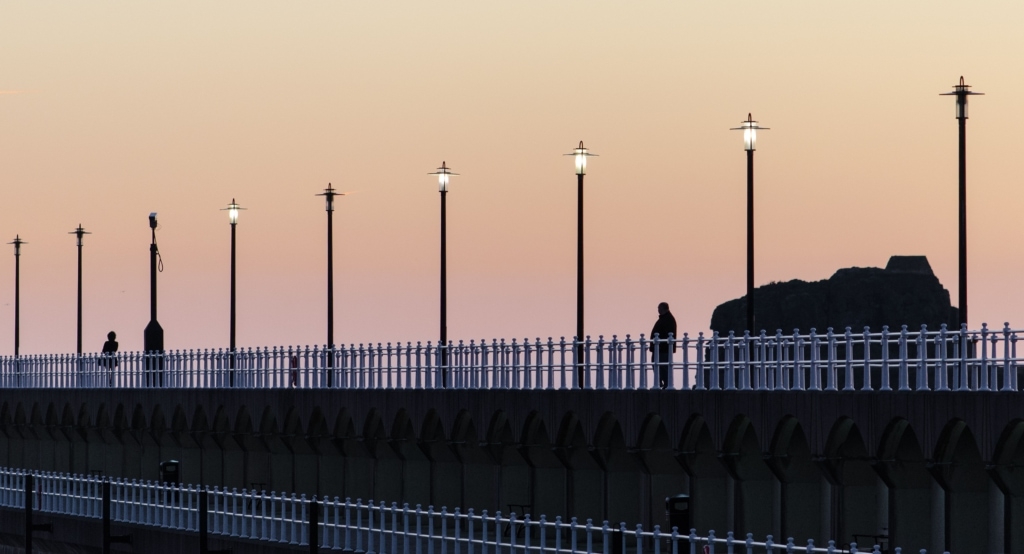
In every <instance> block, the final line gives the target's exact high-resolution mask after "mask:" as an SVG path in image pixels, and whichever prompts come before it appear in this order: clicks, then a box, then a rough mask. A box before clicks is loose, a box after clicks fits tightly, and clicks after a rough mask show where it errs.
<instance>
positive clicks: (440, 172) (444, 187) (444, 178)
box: [428, 161, 458, 388]
mask: <svg viewBox="0 0 1024 554" xmlns="http://www.w3.org/2000/svg"><path fill="white" fill-rule="evenodd" d="M428 175H437V190H438V191H439V192H440V193H441V339H440V340H439V341H438V347H439V348H440V349H441V350H440V352H441V386H442V387H446V388H447V387H448V374H447V372H446V371H445V368H446V367H447V365H448V258H447V252H448V251H447V241H448V239H447V234H446V233H447V225H448V223H447V221H448V220H447V211H446V207H445V198H446V197H447V196H448V181H450V180H451V177H452V175H458V173H452V171H451V169H450V168H449V167H448V165H447V164H446V163H445V162H443V161H442V162H441V167H439V168H437V171H435V172H433V173H429V174H428Z"/></svg>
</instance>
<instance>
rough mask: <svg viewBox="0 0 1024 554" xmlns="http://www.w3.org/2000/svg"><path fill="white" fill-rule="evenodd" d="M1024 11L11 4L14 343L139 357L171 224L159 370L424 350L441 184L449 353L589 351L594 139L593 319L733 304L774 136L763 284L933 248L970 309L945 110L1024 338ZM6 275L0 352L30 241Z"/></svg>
mask: <svg viewBox="0 0 1024 554" xmlns="http://www.w3.org/2000/svg"><path fill="white" fill-rule="evenodd" d="M1022 21H1024V2H1020V1H1019V0H1006V1H995V0H993V1H979V2H973V3H968V2H963V1H959V2H952V1H946V0H930V1H927V2H926V1H907V2H892V1H875V0H869V1H862V2H856V3H843V2H821V1H810V0H808V1H783V2H753V1H721V2H692V1H678V2H639V3H638V2H608V1H599V0H595V1H590V2H468V1H451V2H412V1H395V2H355V1H333V2H302V3H296V2H241V1H222V2H173V3H172V2H160V3H158V2H103V1H95V2H69V3H57V2H46V1H43V2H4V3H3V4H2V5H0V187H2V188H0V190H2V191H3V197H2V198H3V200H2V202H0V238H2V239H4V242H8V241H10V240H11V239H13V238H14V237H15V235H16V234H18V235H20V236H21V238H22V239H23V240H25V241H27V242H28V244H26V245H25V246H23V248H22V250H23V253H22V257H21V262H22V263H21V266H22V267H21V270H22V291H21V295H22V296H21V312H22V323H21V351H22V353H50V352H73V351H74V349H75V263H76V258H75V240H74V237H73V236H72V235H69V234H68V232H70V231H71V230H72V229H74V228H75V226H77V225H78V224H79V223H81V224H82V225H83V226H84V227H85V228H86V230H88V231H91V232H92V233H93V234H91V235H89V236H87V237H86V243H85V269H84V272H85V285H84V286H85V315H84V332H85V345H86V350H98V349H99V348H100V346H101V345H102V342H103V340H104V336H105V334H106V333H107V331H110V330H114V331H116V332H117V333H118V337H119V340H120V342H121V348H122V350H131V349H140V348H141V347H142V331H143V329H144V328H145V326H146V323H147V322H148V319H149V302H148V295H149V290H148V271H149V261H148V255H149V254H148V252H149V229H148V224H147V215H148V214H149V212H151V211H156V212H158V213H159V220H160V229H159V230H158V242H159V246H160V252H161V254H162V257H163V261H164V264H165V271H164V272H163V273H161V274H160V277H159V280H160V287H159V290H160V297H159V298H160V314H159V316H160V317H159V319H160V321H161V323H162V324H163V327H164V330H165V345H166V347H167V348H169V349H179V348H207V347H221V346H226V345H227V342H228V285H229V280H228V279H229V274H228V269H229V268H228V261H229V256H228V252H229V237H230V234H229V233H230V231H229V225H228V218H227V216H226V215H225V213H224V212H221V211H219V210H220V209H221V208H223V207H224V206H225V205H226V204H228V203H229V202H230V201H231V199H232V198H235V199H237V201H238V203H239V204H241V205H242V206H244V207H246V208H247V211H245V212H242V214H241V217H240V221H239V224H238V287H239V289H238V303H239V307H238V317H239V325H238V343H239V345H240V346H257V345H261V346H262V345H282V344H313V343H322V342H323V341H324V340H325V335H326V332H325V330H324V329H325V320H326V304H325V294H326V293H325V289H326V275H325V274H326V269H325V268H326V256H325V251H326V244H325V242H326V216H325V213H324V206H323V200H322V199H321V198H318V197H316V196H314V195H315V194H317V193H318V192H321V191H322V190H323V188H324V187H326V186H327V184H328V182H330V183H333V184H334V186H335V187H337V188H338V189H339V190H341V191H351V192H353V194H351V195H349V196H345V197H344V198H341V199H339V200H338V202H337V211H336V212H335V296H336V308H335V311H336V331H335V337H336V341H337V342H340V343H348V342H366V341H372V342H375V343H376V342H378V341H380V342H386V341H408V340H412V341H416V340H421V341H424V342H425V341H427V340H436V336H437V313H438V267H439V262H438V244H439V237H438V234H439V198H438V192H437V183H436V179H434V178H433V177H432V176H430V175H427V174H428V173H429V172H431V171H434V170H435V168H436V167H438V166H439V165H440V164H441V161H442V160H444V161H446V162H447V163H448V165H449V166H450V167H451V168H453V170H454V171H456V172H458V173H460V174H461V176H460V177H457V178H454V179H453V180H452V184H451V187H450V190H451V192H450V193H449V195H448V272H449V292H448V295H449V337H450V338H453V339H456V340H457V339H460V338H461V339H466V340H468V339H470V338H473V339H481V338H488V339H490V338H493V337H505V338H509V339H510V338H512V337H518V338H520V339H521V338H523V337H530V338H534V337H542V338H545V339H546V338H547V337H549V336H553V337H555V338H556V339H557V338H558V337H559V336H567V337H568V336H571V335H572V334H573V332H574V330H575V255H576V251H575V249H576V236H575V225H576V219H575V217H576V216H575V213H576V212H575V210H576V181H575V176H574V173H573V164H572V160H571V158H568V157H564V156H562V154H563V153H566V152H569V151H570V150H571V149H572V148H573V147H574V146H575V145H576V144H577V143H578V142H579V141H580V140H583V141H584V142H585V144H586V145H587V146H588V147H589V148H591V150H592V151H593V152H595V153H597V154H599V156H600V157H598V158H594V159H592V160H591V162H590V165H589V171H588V174H587V180H586V190H587V192H586V244H587V250H586V263H587V266H586V275H587V304H586V312H587V324H586V328H587V332H588V334H592V335H594V336H597V335H602V334H603V335H605V336H606V337H610V336H611V335H613V334H615V335H618V336H619V337H623V336H624V335H626V334H632V335H633V336H636V335H638V334H640V333H647V332H649V331H650V328H651V325H652V324H653V322H654V320H655V319H656V318H657V312H656V309H655V308H656V305H657V303H658V302H659V301H667V302H669V303H670V304H671V306H672V311H673V312H674V313H675V314H676V317H677V319H678V320H679V327H680V331H688V332H690V333H692V334H696V333H697V332H700V331H704V330H706V329H707V328H708V324H709V321H710V318H711V312H712V310H713V309H714V307H715V306H716V305H717V304H719V303H721V302H724V301H726V300H729V299H732V298H736V297H739V296H741V295H743V294H744V292H745V289H744V287H745V244H746V243H745V202H746V200H745V155H744V152H743V145H742V136H741V134H740V133H737V132H735V131H729V128H730V127H736V126H737V125H738V123H739V122H740V120H741V119H744V118H745V117H746V115H747V113H748V112H751V113H752V114H753V117H754V119H756V120H758V121H760V122H761V124H762V125H764V126H767V127H770V128H771V130H770V131H767V132H764V133H762V134H760V135H759V141H758V150H757V167H756V190H757V193H756V210H757V226H756V229H757V284H758V285H761V284H765V283H768V282H770V281H779V280H789V279H794V278H798V279H804V280H817V279H823V278H827V277H828V276H830V275H831V274H832V273H833V272H834V271H835V270H836V269H838V268H840V267H849V266H884V265H885V263H886V261H887V260H888V258H889V256H890V255H893V254H908V255H910V254H922V255H927V256H928V259H929V260H930V262H931V264H932V267H933V268H934V269H935V271H936V273H937V275H938V277H939V279H940V280H941V282H942V284H943V285H944V286H945V287H946V288H947V289H948V290H949V291H950V292H951V294H952V297H953V299H954V303H955V301H956V287H957V265H956V264H957V226H956V213H957V180H956V176H957V173H956V167H957V166H956V164H957V158H956V145H957V142H956V140H957V132H956V119H955V118H954V104H953V100H952V99H951V98H949V97H942V96H939V93H942V92H946V91H948V90H950V89H951V88H952V85H953V84H954V83H955V82H956V81H957V80H958V79H959V77H960V75H963V76H964V77H965V79H966V80H967V83H968V84H970V85H973V86H974V90H977V91H980V92H984V93H986V96H982V97H975V98H972V100H971V106H970V116H971V118H970V120H969V122H968V156H969V158H968V194H969V196H968V214H969V215H968V222H969V240H970V248H969V268H970V269H969V271H970V299H971V303H970V315H971V326H972V327H976V326H980V324H981V323H982V322H988V323H989V324H990V325H998V326H1002V323H1003V322H1004V321H1009V322H1011V324H1013V323H1016V324H1017V326H1018V327H1022V326H1024V295H1022V293H1021V286H1020V283H1021V274H1022V273H1024V256H1022V255H1021V250H1022V248H1024V222H1022V220H1021V217H1020V212H1021V207H1022V206H1024V186H1022V185H1024V183H1022V178H1021V169H1020V160H1021V150H1022V148H1024V135H1022V133H1021V132H1020V129H1021V128H1022V127H1024V101H1022V100H1024V72H1022V71H1021V67H1024V38H1022V37H1024V34H1022V33H1021V25H1020V24H1021V22H1022ZM4 247H5V248H6V249H7V250H6V251H3V252H6V254H4V255H0V354H11V353H13V350H14V345H13V326H14V256H13V248H12V247H10V246H6V245H5V246H4Z"/></svg>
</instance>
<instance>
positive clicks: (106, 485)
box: [103, 481, 132, 554]
mask: <svg viewBox="0 0 1024 554" xmlns="http://www.w3.org/2000/svg"><path fill="white" fill-rule="evenodd" d="M112 544H132V536H131V535H130V534H128V535H111V534H110V481H104V482H103V554H110V545H112Z"/></svg>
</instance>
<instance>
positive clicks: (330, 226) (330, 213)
mask: <svg viewBox="0 0 1024 554" xmlns="http://www.w3.org/2000/svg"><path fill="white" fill-rule="evenodd" d="M317 196H323V197H324V201H325V203H326V204H325V209H326V210H327V353H326V357H327V386H328V387H331V386H332V377H333V376H332V373H333V369H332V368H334V197H335V196H344V194H343V193H340V192H337V191H336V190H335V189H334V187H332V186H331V184H330V183H327V188H326V189H324V191H323V192H322V193H320V194H318V195H317Z"/></svg>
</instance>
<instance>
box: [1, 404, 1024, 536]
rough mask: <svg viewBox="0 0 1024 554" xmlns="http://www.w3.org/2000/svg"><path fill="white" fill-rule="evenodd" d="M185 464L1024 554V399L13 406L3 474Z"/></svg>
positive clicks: (335, 489)
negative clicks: (677, 509) (682, 510)
mask: <svg viewBox="0 0 1024 554" xmlns="http://www.w3.org/2000/svg"><path fill="white" fill-rule="evenodd" d="M172 458H173V459H178V460H180V461H181V462H182V465H181V467H182V480H183V481H184V482H190V483H203V484H207V485H217V486H228V487H237V488H239V489H241V488H251V487H256V488H266V489H268V490H277V491H296V492H302V493H306V494H307V495H312V494H317V495H319V496H325V495H326V496H329V497H334V496H339V497H346V496H348V497H351V498H353V499H355V498H362V499H364V500H366V499H370V498H372V499H375V500H386V501H389V502H390V501H396V502H399V503H401V502H409V503H410V504H412V505H415V504H417V503H419V504H423V505H424V506H426V505H428V504H433V505H434V506H436V507H440V506H442V505H444V506H448V507H449V508H451V507H454V506H461V507H464V508H466V507H472V508H475V509H477V510H480V509H487V510H489V511H494V510H496V509H498V510H501V511H502V512H503V513H507V512H508V511H509V510H510V509H511V510H515V511H516V512H522V511H523V510H524V509H525V510H526V511H529V512H530V513H531V514H533V515H534V516H535V517H536V516H539V515H540V514H547V515H548V516H549V517H553V516H555V515H562V516H577V517H579V518H581V519H585V518H593V519H594V520H595V521H597V522H599V521H602V520H604V519H608V520H610V521H612V522H614V523H618V522H619V521H625V522H627V523H628V524H630V525H631V524H633V523H643V524H644V525H645V527H647V526H651V525H656V524H657V525H662V526H663V529H665V528H667V527H666V525H667V521H666V520H665V514H664V498H665V497H666V496H668V495H671V494H676V493H689V494H691V495H692V498H693V520H692V525H693V526H694V527H696V528H697V530H698V532H701V533H704V532H706V531H707V530H708V529H715V530H716V531H718V532H723V531H725V530H735V531H737V532H740V533H745V532H753V533H755V534H756V535H757V536H759V537H763V536H764V535H767V534H773V535H774V536H775V537H776V538H780V537H782V538H784V537H788V536H793V537H796V538H798V539H806V538H808V537H810V538H815V539H816V540H818V541H821V540H825V539H827V538H836V539H838V540H841V541H843V542H849V541H850V540H852V539H853V537H854V535H889V536H890V537H891V541H892V543H893V544H894V545H900V546H903V547H904V548H905V549H906V548H910V549H912V551H916V549H918V548H928V550H929V551H941V550H943V549H947V550H952V551H954V552H968V551H990V552H999V551H1012V552H1024V536H1022V535H1024V531H1022V530H1024V470H1022V469H1021V468H1024V397H1022V395H1021V394H1020V393H976V392H967V393H963V392H957V393H938V392H903V393H900V392H887V393H865V392H841V393H840V392H753V391H729V392H726V391H500V390H473V391H467V390H442V391H415V390H397V391H378V390H334V391H326V390H105V389H98V390H5V391H0V465H5V466H10V467H27V468H34V469H43V470H53V471H64V472H67V471H71V472H76V473H90V472H92V473H101V474H104V475H116V476H122V477H130V478H141V479H156V478H157V477H158V464H159V462H160V461H161V460H166V459H172ZM871 540H872V539H867V541H865V539H864V538H863V537H862V538H861V539H860V541H859V542H861V543H862V544H863V543H864V542H871ZM979 541H983V542H979ZM905 551H906V550H905Z"/></svg>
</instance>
